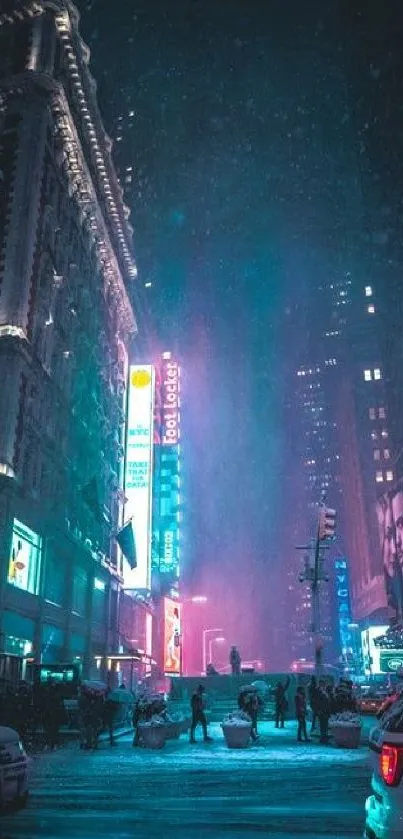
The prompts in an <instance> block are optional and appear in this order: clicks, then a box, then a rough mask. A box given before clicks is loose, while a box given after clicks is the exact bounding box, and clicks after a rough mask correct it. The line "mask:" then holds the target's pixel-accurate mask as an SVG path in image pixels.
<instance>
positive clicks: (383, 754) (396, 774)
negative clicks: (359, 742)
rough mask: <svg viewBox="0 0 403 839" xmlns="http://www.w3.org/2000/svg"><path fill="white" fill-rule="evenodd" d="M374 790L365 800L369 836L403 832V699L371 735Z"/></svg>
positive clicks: (377, 838)
mask: <svg viewBox="0 0 403 839" xmlns="http://www.w3.org/2000/svg"><path fill="white" fill-rule="evenodd" d="M369 747H370V753H371V763H372V770H373V771H372V781H371V786H372V794H371V795H370V796H369V797H368V798H367V801H366V804H365V811H366V822H365V832H364V836H365V838H366V839H401V837H402V836H403V700H401V699H399V700H398V701H397V702H395V704H394V705H393V707H392V708H390V710H389V711H388V712H387V713H386V714H385V715H384V716H383V717H382V719H381V720H380V723H379V726H378V727H377V728H374V729H373V730H372V731H371V733H370V737H369Z"/></svg>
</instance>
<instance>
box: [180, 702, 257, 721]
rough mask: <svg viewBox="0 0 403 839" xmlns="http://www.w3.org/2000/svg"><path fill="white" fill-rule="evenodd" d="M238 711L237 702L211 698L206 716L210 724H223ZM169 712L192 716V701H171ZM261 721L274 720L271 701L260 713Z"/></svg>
mask: <svg viewBox="0 0 403 839" xmlns="http://www.w3.org/2000/svg"><path fill="white" fill-rule="evenodd" d="M237 709H238V706H237V703H236V701H234V700H232V699H228V698H225V697H224V698H211V699H210V700H209V699H208V700H207V710H206V714H207V717H208V719H209V720H210V722H222V720H223V719H224V717H225V716H226V715H227V714H231V713H233V712H234V711H236V710H237ZM168 712H169V713H170V714H182V715H183V716H185V717H186V716H190V715H191V709H190V701H189V700H184V699H170V700H169V701H168ZM259 719H261V720H274V704H273V703H272V702H271V701H269V702H267V703H266V705H265V707H264V709H263V711H261V712H260V713H259Z"/></svg>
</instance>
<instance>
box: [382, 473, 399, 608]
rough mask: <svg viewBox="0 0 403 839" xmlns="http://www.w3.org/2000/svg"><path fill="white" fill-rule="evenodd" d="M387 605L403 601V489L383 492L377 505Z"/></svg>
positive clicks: (394, 605)
mask: <svg viewBox="0 0 403 839" xmlns="http://www.w3.org/2000/svg"><path fill="white" fill-rule="evenodd" d="M376 513H377V518H378V528H379V539H380V543H381V556H382V565H383V573H384V578H385V588H386V595H387V599H388V606H390V607H391V608H392V609H394V610H395V611H397V610H398V606H399V604H400V605H403V490H402V488H398V489H394V490H392V491H391V492H386V493H385V494H384V495H382V496H381V497H380V498H379V499H378V501H377V505H376Z"/></svg>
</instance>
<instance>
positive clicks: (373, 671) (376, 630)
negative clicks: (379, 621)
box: [361, 626, 389, 676]
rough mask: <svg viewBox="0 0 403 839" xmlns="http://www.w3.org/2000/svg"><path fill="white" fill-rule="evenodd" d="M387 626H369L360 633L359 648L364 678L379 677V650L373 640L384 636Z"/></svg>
mask: <svg viewBox="0 0 403 839" xmlns="http://www.w3.org/2000/svg"><path fill="white" fill-rule="evenodd" d="M388 629H389V627H388V626H370V627H369V628H368V629H365V630H364V631H363V632H361V648H362V658H363V665H364V673H365V675H366V676H376V675H379V674H380V673H381V672H382V671H381V650H380V648H379V647H376V646H375V644H374V638H378V637H379V636H380V635H385V633H386V632H387V630H388Z"/></svg>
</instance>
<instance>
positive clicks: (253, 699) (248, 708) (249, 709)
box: [238, 690, 259, 740]
mask: <svg viewBox="0 0 403 839" xmlns="http://www.w3.org/2000/svg"><path fill="white" fill-rule="evenodd" d="M238 707H239V708H240V710H241V711H244V712H245V714H248V716H249V717H250V718H251V720H252V729H251V738H252V740H258V739H259V734H258V731H257V717H258V711H259V697H258V694H257V691H256V690H241V692H240V694H239V696H238Z"/></svg>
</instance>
